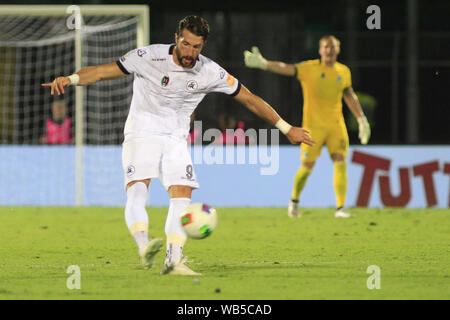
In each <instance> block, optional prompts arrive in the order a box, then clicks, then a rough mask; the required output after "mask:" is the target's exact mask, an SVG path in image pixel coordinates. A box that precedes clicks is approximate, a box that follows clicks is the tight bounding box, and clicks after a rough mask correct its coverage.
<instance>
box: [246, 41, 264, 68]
mask: <svg viewBox="0 0 450 320" xmlns="http://www.w3.org/2000/svg"><path fill="white" fill-rule="evenodd" d="M244 61H245V65H246V66H247V67H249V68H258V69H262V70H266V69H267V60H266V59H264V57H263V56H262V54H261V52H259V49H258V47H252V52H250V51H248V50H245V51H244Z"/></svg>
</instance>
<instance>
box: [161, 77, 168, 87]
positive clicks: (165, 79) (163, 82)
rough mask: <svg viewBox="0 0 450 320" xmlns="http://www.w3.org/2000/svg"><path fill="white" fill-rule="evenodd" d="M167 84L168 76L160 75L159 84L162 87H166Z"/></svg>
mask: <svg viewBox="0 0 450 320" xmlns="http://www.w3.org/2000/svg"><path fill="white" fill-rule="evenodd" d="M168 84H169V77H166V76H164V77H162V79H161V85H162V86H163V87H167V85H168Z"/></svg>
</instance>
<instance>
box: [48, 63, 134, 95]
mask: <svg viewBox="0 0 450 320" xmlns="http://www.w3.org/2000/svg"><path fill="white" fill-rule="evenodd" d="M123 76H125V74H124V73H123V72H122V70H120V68H119V66H118V65H117V63H116V62H111V63H108V64H102V65H99V66H91V67H86V68H83V69H81V70H80V71H78V72H76V73H74V74H72V75H70V76H68V77H57V78H56V79H55V80H53V82H47V83H43V84H42V86H43V87H50V90H51V91H50V93H51V94H52V95H53V94H55V93H56V94H58V95H61V94H64V93H65V92H64V87H67V86H70V85H78V86H87V85H90V84H93V83H96V82H98V81H100V80H106V79H116V78H120V77H123Z"/></svg>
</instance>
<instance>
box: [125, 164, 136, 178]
mask: <svg viewBox="0 0 450 320" xmlns="http://www.w3.org/2000/svg"><path fill="white" fill-rule="evenodd" d="M135 171H136V169H135V168H134V166H132V165H130V166H128V167H127V176H128V177H131V176H132V175H133V174H134V172H135Z"/></svg>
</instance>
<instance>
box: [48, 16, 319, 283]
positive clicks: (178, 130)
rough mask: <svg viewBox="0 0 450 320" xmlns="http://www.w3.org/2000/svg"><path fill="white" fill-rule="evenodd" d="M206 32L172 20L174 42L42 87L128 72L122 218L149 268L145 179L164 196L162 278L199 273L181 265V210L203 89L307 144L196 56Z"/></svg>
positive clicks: (151, 245) (151, 248)
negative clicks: (233, 101) (160, 187)
mask: <svg viewBox="0 0 450 320" xmlns="http://www.w3.org/2000/svg"><path fill="white" fill-rule="evenodd" d="M208 35H209V25H208V23H207V21H206V20H205V19H203V18H201V17H198V16H188V17H185V18H184V19H182V20H181V21H180V22H179V23H178V29H177V31H176V33H175V44H172V45H170V44H169V45H165V44H154V45H150V46H146V47H142V48H138V49H136V50H133V51H131V52H129V53H127V54H125V55H124V56H123V57H122V58H120V60H119V61H116V62H112V63H109V64H104V65H99V66H90V67H86V68H83V69H81V70H79V71H78V72H77V73H75V74H72V75H71V76H68V77H58V78H56V79H55V80H54V81H53V82H50V83H45V84H43V86H46V87H50V88H51V94H52V95H53V94H55V93H56V94H58V95H60V94H64V87H66V86H69V85H90V84H92V83H95V82H98V81H100V80H106V79H115V78H119V77H124V76H126V75H127V74H130V73H133V74H134V83H133V98H132V101H131V106H130V111H129V114H128V118H127V120H126V123H125V129H124V136H125V139H124V142H123V145H122V146H123V149H122V166H123V170H124V177H125V188H126V193H127V202H126V206H125V221H126V224H127V227H128V229H129V230H130V232H131V234H132V235H133V237H134V239H135V241H136V243H137V246H138V250H139V255H140V256H141V260H142V264H143V265H144V267H146V268H150V267H152V265H153V263H154V259H155V255H156V254H157V253H158V252H159V251H160V250H161V248H162V244H163V241H162V239H149V236H148V215H147V212H146V209H145V206H146V201H147V199H148V187H149V184H150V181H151V179H153V178H158V179H160V180H161V182H162V183H163V185H164V187H165V188H166V190H167V191H168V193H169V196H170V205H169V210H168V214H167V220H166V225H165V233H166V237H167V241H166V246H167V248H166V249H167V250H166V259H165V262H164V267H163V269H162V271H161V273H162V274H181V275H199V273H197V272H195V271H193V270H191V269H190V268H189V267H187V266H186V265H185V259H183V255H182V250H183V247H184V245H185V242H186V238H187V237H186V234H185V232H184V231H183V229H182V226H181V219H180V216H181V213H182V212H183V211H184V210H185V209H186V208H187V207H188V206H189V204H190V202H191V193H192V190H193V189H196V188H198V187H199V184H198V182H197V180H196V176H195V171H194V168H193V165H192V160H191V156H190V153H189V149H188V145H187V136H188V133H189V124H190V116H191V114H192V113H193V112H194V110H195V108H196V107H197V105H198V104H199V103H200V102H201V101H202V99H203V98H204V96H205V95H206V94H207V93H210V92H222V93H225V94H228V95H230V96H232V97H234V98H235V99H237V100H238V101H239V102H241V103H242V104H243V105H244V106H246V107H247V108H248V109H249V110H250V111H252V112H253V113H255V114H256V115H257V116H259V117H261V118H263V119H265V120H266V121H268V122H270V123H271V124H273V125H275V126H276V127H277V128H279V129H280V131H282V132H283V133H284V134H285V135H286V136H287V138H288V139H289V141H290V142H291V143H293V144H299V143H305V144H308V145H313V144H314V143H315V142H314V141H313V140H312V139H311V137H310V136H309V134H308V131H307V130H305V129H302V128H298V127H293V126H291V125H289V124H288V123H287V122H285V121H284V120H283V119H282V118H281V117H280V116H279V115H278V114H277V113H276V112H275V110H274V109H273V108H272V107H271V106H270V105H269V104H268V103H266V102H265V101H264V100H262V99H261V98H260V97H258V96H256V95H254V94H253V93H251V92H250V91H249V90H248V89H247V88H246V87H245V86H243V85H242V84H241V83H240V82H239V81H238V80H237V79H236V78H234V77H233V76H232V75H230V74H229V73H228V72H227V71H226V70H224V69H223V68H221V67H220V66H219V65H218V64H217V63H215V62H214V61H212V60H210V59H208V58H207V57H205V56H203V55H201V54H200V52H201V51H202V49H203V46H204V45H205V43H206V40H207V38H208Z"/></svg>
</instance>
